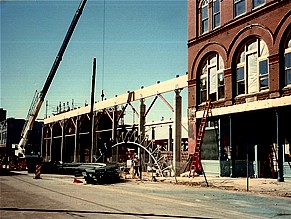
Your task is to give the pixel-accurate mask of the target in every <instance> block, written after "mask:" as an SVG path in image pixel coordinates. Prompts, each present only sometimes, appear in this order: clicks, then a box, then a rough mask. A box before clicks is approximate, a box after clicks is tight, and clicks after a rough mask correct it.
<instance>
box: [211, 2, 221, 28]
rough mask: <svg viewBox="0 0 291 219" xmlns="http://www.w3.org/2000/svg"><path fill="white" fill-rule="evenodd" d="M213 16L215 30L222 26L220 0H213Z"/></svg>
mask: <svg viewBox="0 0 291 219" xmlns="http://www.w3.org/2000/svg"><path fill="white" fill-rule="evenodd" d="M212 4H213V5H212V8H213V11H212V14H213V21H212V22H213V28H216V27H219V26H220V0H213V3H212Z"/></svg>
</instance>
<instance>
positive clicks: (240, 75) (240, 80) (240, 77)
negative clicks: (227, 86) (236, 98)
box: [236, 67, 245, 95]
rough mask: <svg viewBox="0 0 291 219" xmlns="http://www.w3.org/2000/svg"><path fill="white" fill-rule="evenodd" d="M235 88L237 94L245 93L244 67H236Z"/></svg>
mask: <svg viewBox="0 0 291 219" xmlns="http://www.w3.org/2000/svg"><path fill="white" fill-rule="evenodd" d="M236 90H237V95H240V94H244V93H245V70H244V67H240V68H238V69H236Z"/></svg>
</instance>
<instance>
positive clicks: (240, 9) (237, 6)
mask: <svg viewBox="0 0 291 219" xmlns="http://www.w3.org/2000/svg"><path fill="white" fill-rule="evenodd" d="M245 12H246V1H245V0H234V16H235V17H237V16H239V15H241V14H244V13H245Z"/></svg>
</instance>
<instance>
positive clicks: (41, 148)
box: [40, 126, 44, 157]
mask: <svg viewBox="0 0 291 219" xmlns="http://www.w3.org/2000/svg"><path fill="white" fill-rule="evenodd" d="M43 129H44V126H42V128H41V142H40V157H43V154H42V153H43V140H44V131H43Z"/></svg>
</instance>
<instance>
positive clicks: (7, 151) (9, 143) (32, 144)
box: [0, 118, 43, 168]
mask: <svg viewBox="0 0 291 219" xmlns="http://www.w3.org/2000/svg"><path fill="white" fill-rule="evenodd" d="M24 124H25V120H24V119H15V118H7V119H5V120H3V121H1V122H0V163H1V164H2V163H3V162H4V159H6V160H5V162H6V163H5V162H4V163H5V164H9V165H10V166H11V168H12V167H16V166H17V156H15V151H16V150H17V147H15V145H17V144H18V143H19V141H20V138H21V132H22V129H23V126H24ZM42 126H43V122H40V121H35V122H34V125H33V129H32V130H31V131H30V133H29V136H28V139H29V140H28V144H27V147H26V149H25V152H26V154H27V155H29V154H38V153H39V152H40V146H41V130H42ZM7 162H8V163H7Z"/></svg>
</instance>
